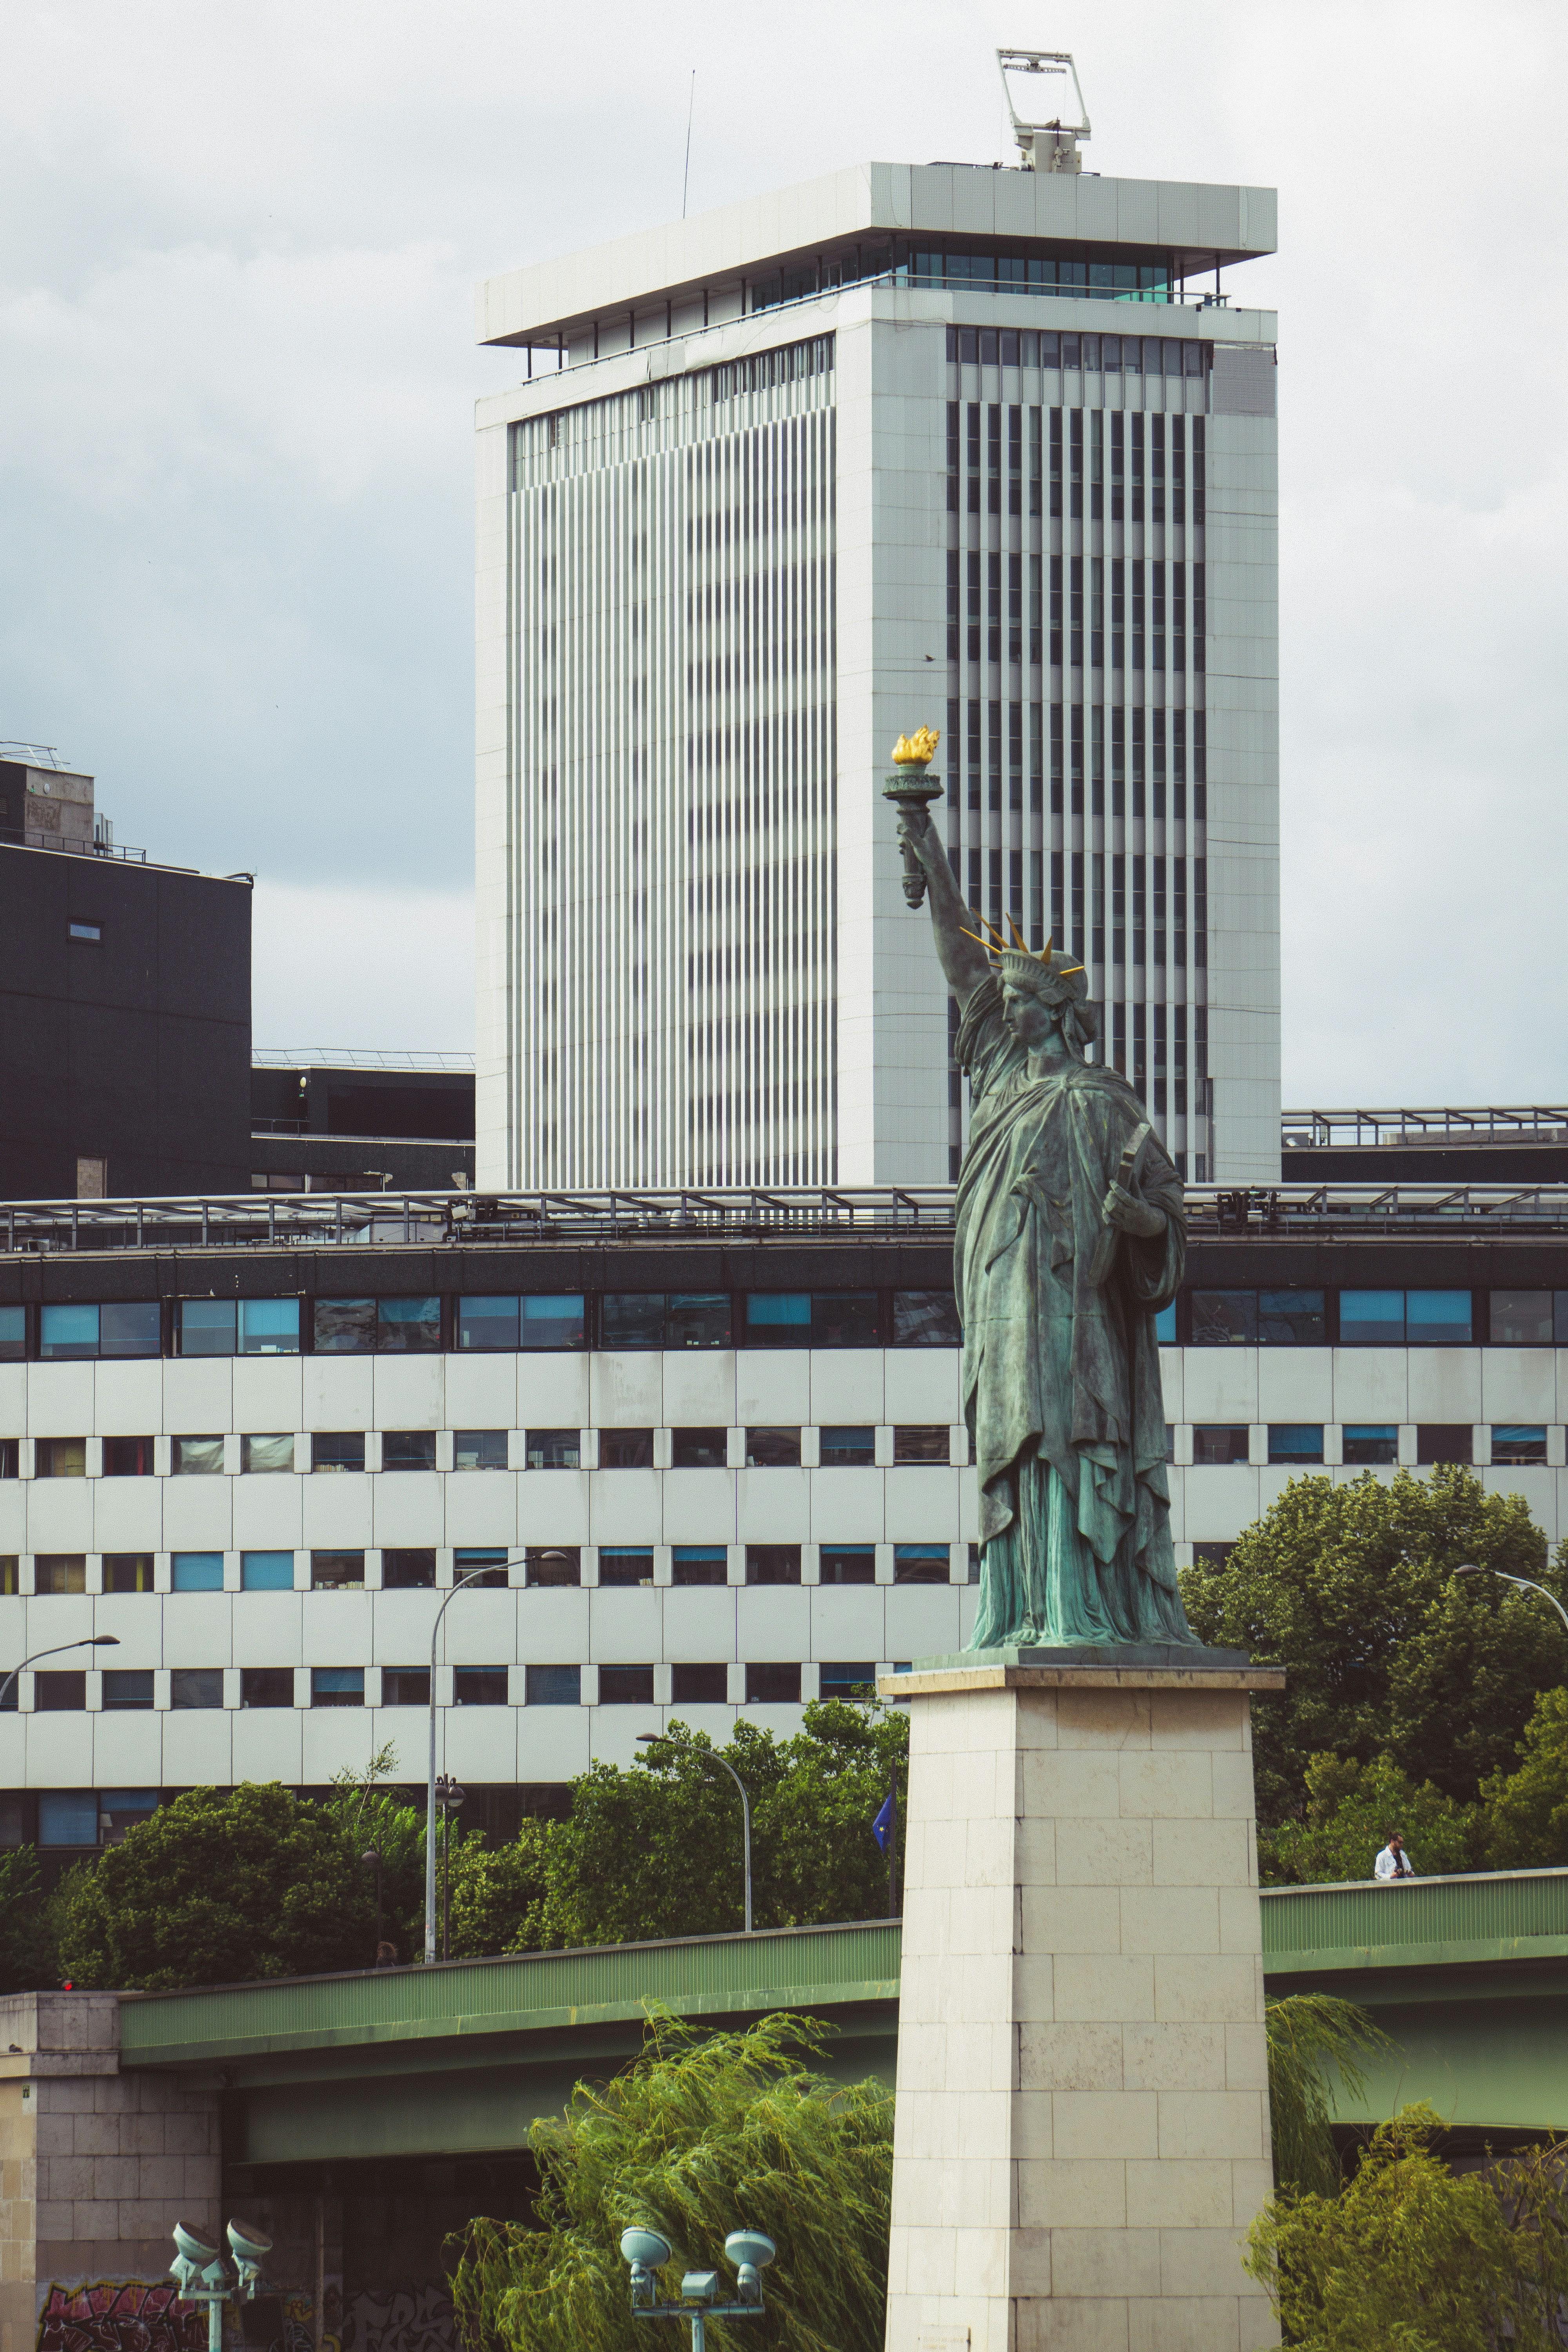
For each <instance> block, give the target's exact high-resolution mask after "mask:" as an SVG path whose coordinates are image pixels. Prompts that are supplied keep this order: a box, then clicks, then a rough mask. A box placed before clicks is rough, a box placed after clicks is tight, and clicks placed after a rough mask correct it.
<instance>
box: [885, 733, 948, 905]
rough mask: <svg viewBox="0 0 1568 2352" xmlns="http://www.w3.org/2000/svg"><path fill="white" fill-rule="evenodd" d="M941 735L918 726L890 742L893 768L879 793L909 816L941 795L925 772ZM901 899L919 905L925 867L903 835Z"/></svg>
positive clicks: (923, 891) (938, 780) (937, 782)
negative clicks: (912, 731)
mask: <svg viewBox="0 0 1568 2352" xmlns="http://www.w3.org/2000/svg"><path fill="white" fill-rule="evenodd" d="M941 740H942V737H941V735H940V734H939V733H937V732H935V731H934V730H932V729H931V728H930V727H917V728H916V730H915V731H914V733H913V734H912V735H900V738H899V740H898V741H897V742H896V743H895V744H894V746H893V766H894V769H895V771H896V772H895V773H894V774H893V775H890V776H889V777H888V778H887V779H886V780H885V781H884V782H883V785H882V797H883V799H884V800H889V801H891V802H892V803H893V805H894V807H895V808H896V809H897V810H898V812H899V814H900V816H901V817H903V818H905V819H906V820H908V819H909V818H910V816H912V815H913V814H914V813H915V812H916V811H917V810H923V809H924V808H925V807H926V805H927V804H928V803H930V802H931V801H936V800H940V799H941V798H942V779H941V777H940V776H932V775H929V774H928V773H927V770H928V769H929V768H930V766H931V757H932V754H933V753H934V751H935V750H936V747H937V745H938V744H939V743H940V742H941ZM903 851H904V900H905V903H906V905H908V906H910V907H918V906H919V905H920V903H921V899H922V898H924V897H925V894H926V877H925V868H924V866H922V865H921V861H920V859H919V857H918V856H916V855H915V845H914V844H913V842H912V841H910V838H909V835H908V834H906V835H905V836H904V844H903Z"/></svg>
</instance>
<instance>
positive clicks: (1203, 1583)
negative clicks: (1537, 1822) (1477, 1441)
mask: <svg viewBox="0 0 1568 2352" xmlns="http://www.w3.org/2000/svg"><path fill="white" fill-rule="evenodd" d="M1470 1562H1475V1563H1478V1564H1479V1565H1481V1566H1483V1567H1491V1568H1500V1569H1503V1570H1507V1571H1508V1572H1509V1573H1510V1574H1513V1575H1516V1576H1529V1577H1533V1578H1535V1579H1537V1580H1539V1581H1541V1582H1542V1583H1544V1584H1546V1585H1548V1586H1549V1587H1550V1588H1551V1589H1552V1591H1556V1592H1559V1593H1560V1594H1563V1596H1564V1597H1568V1575H1565V1570H1568V1560H1565V1559H1564V1555H1563V1552H1562V1551H1560V1552H1559V1554H1558V1555H1557V1558H1556V1559H1555V1560H1554V1561H1553V1562H1552V1564H1551V1565H1550V1566H1548V1564H1547V1559H1546V1540H1545V1538H1544V1537H1543V1536H1542V1533H1541V1531H1540V1529H1539V1528H1536V1527H1535V1526H1534V1525H1533V1524H1532V1522H1531V1517H1530V1513H1529V1509H1528V1507H1527V1506H1526V1504H1525V1502H1524V1499H1523V1497H1522V1496H1518V1495H1490V1494H1488V1493H1487V1492H1486V1491H1485V1489H1484V1488H1483V1487H1482V1486H1481V1483H1480V1481H1479V1479H1478V1478H1476V1477H1475V1476H1474V1475H1472V1474H1471V1473H1470V1472H1469V1471H1468V1470H1464V1469H1461V1468H1458V1467H1452V1466H1448V1467H1442V1468H1439V1469H1436V1470H1434V1471H1433V1472H1432V1473H1431V1474H1430V1475H1429V1476H1424V1477H1421V1478H1415V1477H1412V1476H1411V1475H1409V1473H1408V1472H1406V1471H1400V1472H1398V1473H1397V1474H1396V1475H1394V1477H1393V1478H1392V1479H1390V1480H1388V1481H1386V1482H1384V1481H1383V1480H1380V1479H1377V1478H1374V1477H1373V1476H1372V1475H1370V1474H1369V1475H1367V1476H1366V1477H1364V1478H1358V1479H1355V1480H1353V1481H1352V1482H1351V1483H1349V1484H1345V1485H1336V1484H1335V1483H1334V1482H1333V1481H1332V1480H1331V1479H1329V1478H1292V1479H1291V1480H1290V1482H1289V1485H1288V1486H1287V1487H1286V1489H1285V1492H1284V1493H1283V1494H1282V1495H1281V1496H1279V1499H1278V1500H1277V1501H1276V1502H1275V1503H1274V1504H1273V1505H1271V1507H1269V1509H1268V1511H1266V1512H1265V1513H1264V1515H1263V1517H1261V1518H1260V1519H1258V1521H1257V1522H1256V1523H1255V1524H1254V1525H1253V1526H1252V1527H1250V1528H1247V1530H1246V1532H1245V1533H1244V1534H1243V1535H1242V1536H1241V1537H1240V1538H1239V1540H1238V1541H1237V1544H1236V1546H1235V1548H1234V1549H1233V1550H1232V1551H1231V1553H1230V1555H1229V1557H1228V1559H1226V1561H1225V1562H1224V1563H1223V1564H1221V1565H1213V1564H1210V1563H1207V1562H1203V1561H1200V1562H1199V1563H1198V1564H1197V1565H1196V1566H1194V1567H1193V1568H1191V1569H1188V1570H1184V1573H1183V1579H1182V1591H1183V1597H1184V1601H1185V1602H1186V1606H1187V1614H1188V1616H1189V1618H1190V1619H1191V1621H1192V1624H1193V1628H1194V1632H1195V1633H1197V1634H1198V1635H1199V1636H1200V1638H1201V1639H1202V1640H1204V1641H1205V1642H1211V1643H1220V1644H1223V1645H1225V1646H1227V1647H1234V1648H1238V1649H1246V1650H1249V1651H1250V1652H1251V1653H1252V1655H1253V1656H1254V1657H1255V1658H1256V1659H1258V1661H1259V1662H1260V1663H1261V1662H1267V1663H1269V1664H1280V1665H1283V1666H1284V1667H1286V1669H1287V1670H1288V1675H1289V1682H1288V1685H1287V1687H1286V1689H1285V1690H1284V1691H1283V1692H1282V1693H1279V1694H1278V1695H1276V1694H1272V1693H1269V1694H1259V1696H1258V1697H1257V1698H1256V1699H1255V1700H1254V1702H1253V1715H1254V1759H1255V1763H1256V1767H1257V1776H1258V1816H1259V1819H1260V1820H1261V1821H1262V1822H1264V1823H1265V1825H1266V1826H1268V1827H1273V1826H1276V1825H1277V1824H1279V1822H1284V1821H1288V1820H1291V1819H1298V1818H1300V1816H1301V1815H1302V1813H1303V1811H1304V1810H1305V1803H1306V1772H1307V1766H1308V1763H1309V1761H1310V1759H1311V1758H1313V1757H1314V1756H1318V1755H1321V1754H1325V1753H1327V1754H1330V1755H1333V1756H1336V1757H1340V1758H1344V1759H1353V1760H1354V1761H1356V1762H1358V1763H1360V1764H1363V1765H1366V1764H1370V1763H1371V1762H1372V1761H1373V1759H1374V1758H1375V1757H1377V1756H1380V1755H1389V1756H1392V1757H1393V1758H1394V1760H1395V1762H1396V1763H1397V1765H1398V1767H1399V1769H1400V1770H1401V1771H1403V1772H1404V1773H1405V1774H1406V1775H1407V1776H1408V1778H1409V1779H1410V1780H1412V1781H1413V1782H1415V1784H1416V1785H1417V1786H1419V1785H1420V1784H1421V1783H1423V1782H1425V1781H1430V1782H1431V1783H1432V1784H1433V1786H1434V1787H1435V1788H1436V1790H1439V1791H1440V1792H1441V1793H1442V1794H1443V1795H1445V1796H1447V1797H1450V1798H1452V1799H1454V1800H1455V1801H1456V1802H1458V1803H1459V1804H1468V1803H1470V1802H1473V1801H1474V1800H1475V1798H1476V1796H1477V1793H1478V1791H1479V1787H1480V1783H1481V1781H1482V1780H1484V1779H1486V1778H1487V1777H1488V1776H1489V1775H1494V1774H1497V1773H1500V1772H1504V1771H1507V1770H1508V1769H1510V1767H1511V1766H1512V1764H1513V1761H1514V1751H1515V1748H1516V1744H1517V1742H1518V1741H1519V1739H1520V1737H1521V1734H1522V1732H1523V1730H1524V1727H1525V1725H1526V1723H1527V1721H1528V1720H1529V1718H1530V1714H1531V1706H1532V1705H1533V1702H1534V1699H1535V1696H1536V1694H1537V1692H1538V1691H1540V1690H1541V1689H1542V1688H1543V1687H1546V1686H1549V1685H1554V1684H1556V1683H1558V1682H1560V1681H1561V1680H1562V1679H1563V1669H1564V1664H1565V1663H1568V1653H1565V1651H1564V1646H1563V1643H1564V1637H1563V1628H1562V1626H1561V1624H1560V1623H1559V1622H1557V1620H1556V1618H1555V1617H1554V1615H1553V1613H1552V1611H1551V1610H1549V1609H1548V1608H1547V1607H1546V1606H1545V1604H1544V1603H1543V1602H1542V1601H1540V1600H1539V1599H1537V1598H1534V1597H1532V1596H1531V1595H1530V1594H1527V1593H1521V1592H1519V1591H1515V1590H1514V1589H1513V1588H1511V1587H1510V1586H1508V1585H1506V1584H1503V1583H1502V1582H1500V1580H1499V1579H1498V1578H1496V1577H1490V1576H1475V1577H1456V1576H1455V1573H1454V1571H1455V1570H1456V1569H1458V1568H1459V1567H1461V1566H1463V1565H1466V1564H1467V1563H1470Z"/></svg>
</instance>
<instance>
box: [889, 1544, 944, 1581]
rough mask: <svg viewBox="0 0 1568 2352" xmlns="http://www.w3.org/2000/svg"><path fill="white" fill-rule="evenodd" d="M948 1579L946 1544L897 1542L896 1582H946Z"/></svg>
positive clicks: (894, 1554)
mask: <svg viewBox="0 0 1568 2352" xmlns="http://www.w3.org/2000/svg"><path fill="white" fill-rule="evenodd" d="M947 1580H948V1550H947V1546H946V1544H895V1545H894V1546H893V1582H894V1583H895V1584H945V1583H946V1582H947Z"/></svg>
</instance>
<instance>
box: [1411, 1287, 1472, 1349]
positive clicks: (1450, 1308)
mask: <svg viewBox="0 0 1568 2352" xmlns="http://www.w3.org/2000/svg"><path fill="white" fill-rule="evenodd" d="M1405 1337H1406V1339H1408V1340H1409V1342H1410V1345H1411V1346H1412V1347H1413V1348H1417V1347H1428V1348H1429V1347H1433V1346H1436V1345H1437V1344H1439V1343H1440V1342H1447V1344H1448V1345H1449V1346H1452V1345H1454V1344H1455V1343H1458V1345H1459V1346H1461V1347H1467V1348H1468V1346H1469V1343H1470V1294H1469V1292H1468V1290H1407V1291H1406V1292H1405Z"/></svg>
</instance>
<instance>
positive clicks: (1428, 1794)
mask: <svg viewBox="0 0 1568 2352" xmlns="http://www.w3.org/2000/svg"><path fill="white" fill-rule="evenodd" d="M1486 1827H1487V1825H1486V1822H1485V1820H1484V1818H1483V1816H1482V1814H1481V1812H1480V1810H1479V1808H1478V1807H1476V1806H1474V1805H1457V1804H1456V1803H1455V1802H1454V1800H1453V1798H1452V1797H1446V1796H1445V1795H1444V1794H1443V1792H1442V1790H1440V1789H1435V1788H1434V1787H1433V1785H1432V1783H1431V1781H1430V1780H1426V1781H1423V1783H1422V1784H1421V1786H1420V1787H1419V1788H1417V1787H1416V1786H1415V1782H1414V1781H1413V1780H1410V1779H1409V1778H1408V1777H1407V1776H1406V1774H1405V1773H1404V1772H1402V1771H1401V1770H1400V1769H1399V1767H1398V1765H1397V1764H1395V1763H1394V1759H1392V1757H1388V1756H1374V1757H1373V1759H1372V1761H1371V1763H1370V1764H1363V1763H1360V1762H1358V1760H1357V1759H1356V1758H1355V1757H1353V1756H1314V1757H1313V1758H1311V1759H1310V1762H1309V1763H1308V1766H1307V1771H1306V1811H1305V1819H1304V1820H1300V1821H1285V1822H1279V1824H1278V1826H1277V1827H1276V1828H1274V1829H1266V1830H1262V1831H1260V1832H1259V1833H1258V1866H1259V1868H1260V1870H1261V1872H1262V1874H1263V1878H1264V1882H1265V1884H1266V1885H1296V1886H1313V1885H1322V1884H1324V1883H1326V1882H1328V1881H1331V1880H1335V1879H1345V1878H1370V1877H1371V1876H1372V1874H1373V1862H1374V1860H1375V1859H1376V1856H1377V1853H1378V1850H1379V1848H1380V1847H1381V1846H1383V1845H1384V1844H1385V1843H1387V1840H1388V1834H1389V1832H1390V1831H1391V1830H1400V1831H1403V1832H1404V1835H1405V1845H1406V1848H1407V1850H1408V1852H1409V1853H1410V1857H1411V1860H1412V1862H1413V1864H1414V1865H1415V1869H1416V1870H1417V1871H1419V1873H1420V1874H1421V1875H1422V1877H1424V1878H1432V1877H1436V1876H1440V1875H1441V1874H1443V1873H1444V1872H1447V1871H1452V1870H1472V1869H1474V1868H1476V1866H1477V1865H1478V1863H1479V1862H1480V1861H1481V1860H1482V1859H1483V1857H1484V1853H1485V1846H1486Z"/></svg>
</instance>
